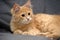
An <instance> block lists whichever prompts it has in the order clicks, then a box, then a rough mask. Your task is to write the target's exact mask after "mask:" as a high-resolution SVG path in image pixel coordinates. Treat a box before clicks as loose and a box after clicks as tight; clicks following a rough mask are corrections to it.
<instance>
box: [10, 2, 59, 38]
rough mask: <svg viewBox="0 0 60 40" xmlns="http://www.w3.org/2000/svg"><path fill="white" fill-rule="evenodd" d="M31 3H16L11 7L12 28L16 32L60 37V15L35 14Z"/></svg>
mask: <svg viewBox="0 0 60 40" xmlns="http://www.w3.org/2000/svg"><path fill="white" fill-rule="evenodd" d="M30 6H31V3H30V1H28V2H27V3H26V4H25V5H23V6H19V5H18V4H16V3H15V4H14V6H13V8H12V9H11V13H12V19H11V23H10V25H11V30H12V31H13V33H14V34H24V35H44V36H46V37H60V30H59V29H60V15H49V14H43V13H39V14H33V11H32V8H31V7H30Z"/></svg>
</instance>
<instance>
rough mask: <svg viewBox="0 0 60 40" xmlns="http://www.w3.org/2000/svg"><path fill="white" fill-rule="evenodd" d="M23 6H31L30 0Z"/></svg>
mask: <svg viewBox="0 0 60 40" xmlns="http://www.w3.org/2000/svg"><path fill="white" fill-rule="evenodd" d="M23 6H25V7H28V8H31V7H32V5H31V0H28V1H27V3H26V4H24V5H23Z"/></svg>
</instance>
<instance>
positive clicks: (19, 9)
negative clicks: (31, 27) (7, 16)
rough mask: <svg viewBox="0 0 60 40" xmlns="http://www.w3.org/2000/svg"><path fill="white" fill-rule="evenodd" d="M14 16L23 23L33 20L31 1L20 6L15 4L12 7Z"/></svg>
mask: <svg viewBox="0 0 60 40" xmlns="http://www.w3.org/2000/svg"><path fill="white" fill-rule="evenodd" d="M11 13H12V18H13V19H14V20H15V21H16V22H18V23H21V24H28V23H30V22H31V21H32V19H33V12H32V8H31V2H30V0H28V2H27V3H26V4H24V5H23V6H20V5H18V4H16V3H15V4H14V5H13V7H12V9H11Z"/></svg>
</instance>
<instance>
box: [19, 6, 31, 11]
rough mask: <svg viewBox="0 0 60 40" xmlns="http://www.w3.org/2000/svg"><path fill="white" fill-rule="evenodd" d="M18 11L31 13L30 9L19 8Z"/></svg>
mask: <svg viewBox="0 0 60 40" xmlns="http://www.w3.org/2000/svg"><path fill="white" fill-rule="evenodd" d="M20 11H21V12H28V11H31V8H27V7H21V9H20Z"/></svg>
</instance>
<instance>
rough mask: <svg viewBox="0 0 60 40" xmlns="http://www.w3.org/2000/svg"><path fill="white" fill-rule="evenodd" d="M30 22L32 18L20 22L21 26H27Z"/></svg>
mask: <svg viewBox="0 0 60 40" xmlns="http://www.w3.org/2000/svg"><path fill="white" fill-rule="evenodd" d="M31 21H32V18H26V19H24V20H22V21H21V24H29V23H30V22H31Z"/></svg>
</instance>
